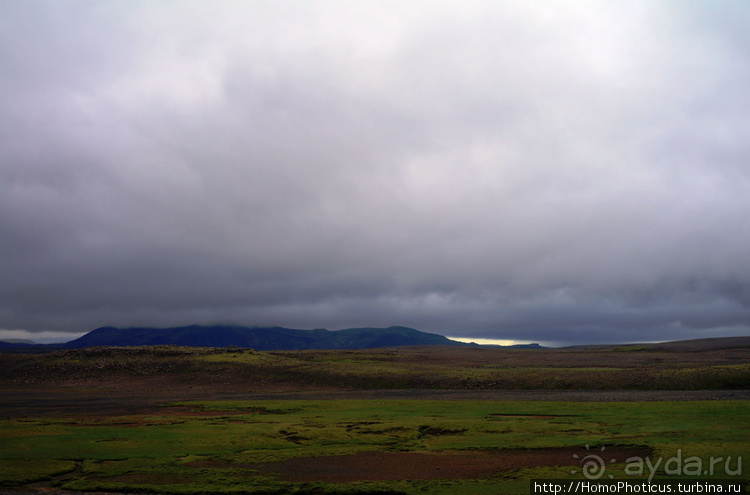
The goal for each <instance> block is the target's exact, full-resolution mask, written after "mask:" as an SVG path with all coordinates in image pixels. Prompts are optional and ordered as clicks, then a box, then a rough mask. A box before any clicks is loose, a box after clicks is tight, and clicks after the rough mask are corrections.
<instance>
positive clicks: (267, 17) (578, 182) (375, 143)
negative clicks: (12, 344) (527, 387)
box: [0, 0, 750, 345]
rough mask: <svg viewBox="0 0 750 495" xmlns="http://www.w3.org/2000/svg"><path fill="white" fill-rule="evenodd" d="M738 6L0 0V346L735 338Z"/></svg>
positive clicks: (742, 14) (740, 207) (740, 157)
mask: <svg viewBox="0 0 750 495" xmlns="http://www.w3.org/2000/svg"><path fill="white" fill-rule="evenodd" d="M749 88H750V2H747V1H745V0H737V1H722V0H718V1H703V2H700V1H686V0H685V1H683V0H674V1H654V0H645V1H638V0H607V1H599V0H597V1H586V0H570V1H559V0H550V1H534V2H529V1H526V0H518V1H510V0H489V1H486V2H484V1H471V0H455V1H435V0H429V1H409V0H406V1H404V0H398V1H375V0H367V1H364V0H346V1H334V0H323V1H305V0H298V1H284V0H269V1H262V0H257V1H237V2H233V1H216V0H211V1H202V2H198V1H193V2H188V1H174V2H171V1H159V0H157V1H143V2H138V1H133V0H126V1H117V0H114V1H106V2H103V1H102V2H91V1H71V0H50V1H37V0H0V329H1V330H0V338H2V337H17V338H18V337H26V338H40V339H52V338H57V339H58V340H66V339H67V338H68V337H70V336H74V335H78V334H81V333H84V332H87V331H90V330H92V329H94V328H97V327H99V326H104V325H114V326H135V325H147V326H174V325H185V324H207V323H220V322H224V323H234V324H243V325H268V324H271V325H281V326H288V327H294V328H316V327H324V328H329V329H340V328H346V327H356V326H389V325H405V326H411V327H414V328H417V329H420V330H423V331H429V332H434V333H440V334H443V335H449V336H456V337H475V338H489V339H510V340H517V341H521V342H543V343H547V344H550V345H564V344H576V343H609V342H639V341H659V340H675V339H688V338H702V337H718V336H730V335H748V334H750V89H749Z"/></svg>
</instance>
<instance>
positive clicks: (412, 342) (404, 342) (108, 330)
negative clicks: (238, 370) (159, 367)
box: [63, 325, 469, 351]
mask: <svg viewBox="0 0 750 495" xmlns="http://www.w3.org/2000/svg"><path fill="white" fill-rule="evenodd" d="M139 345H178V346H190V347H230V346H236V347H245V348H252V349H256V350H259V351H280V350H302V349H367V348H372V347H394V346H417V345H453V346H467V345H469V344H465V343H463V342H457V341H455V340H451V339H448V338H447V337H444V336H442V335H437V334H433V333H426V332H420V331H419V330H415V329H413V328H407V327H398V326H394V327H388V328H349V329H345V330H336V331H330V330H325V329H315V330H295V329H291V328H282V327H241V326H230V325H217V326H199V325H193V326H187V327H176V328H114V327H102V328H97V329H96V330H93V331H91V332H89V333H87V334H86V335H84V336H82V337H80V338H78V339H75V340H71V341H70V342H68V343H67V344H64V345H63V347H66V348H83V347H94V346H139Z"/></svg>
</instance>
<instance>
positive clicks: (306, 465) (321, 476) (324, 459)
mask: <svg viewBox="0 0 750 495" xmlns="http://www.w3.org/2000/svg"><path fill="white" fill-rule="evenodd" d="M596 453H597V454H599V455H600V456H602V458H604V459H605V462H607V463H608V464H609V463H611V461H610V460H611V459H615V462H618V463H622V462H625V459H627V458H629V457H633V456H640V457H646V456H649V455H651V450H650V449H649V448H647V447H623V446H612V447H607V448H606V449H605V451H604V452H596ZM588 454H590V453H589V452H588V451H586V450H585V449H583V448H580V447H579V448H555V449H504V450H482V451H444V452H361V453H358V454H354V455H346V456H321V457H300V458H295V459H289V460H286V461H281V462H272V463H268V464H258V465H256V466H254V468H255V469H257V470H259V471H263V472H266V473H269V474H274V475H276V476H278V478H279V479H281V480H284V481H292V482H312V481H324V482H330V483H347V482H354V481H385V480H435V479H474V478H484V477H488V476H493V475H496V474H498V473H500V472H502V471H508V470H512V469H522V468H531V467H548V466H579V465H580V462H581V461H580V459H582V458H583V457H585V456H586V455H588ZM574 455H576V456H578V457H573V456H574Z"/></svg>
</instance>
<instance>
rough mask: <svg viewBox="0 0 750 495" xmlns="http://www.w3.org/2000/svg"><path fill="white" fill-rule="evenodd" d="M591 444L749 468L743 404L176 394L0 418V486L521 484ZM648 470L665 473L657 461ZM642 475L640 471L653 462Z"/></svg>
mask: <svg viewBox="0 0 750 495" xmlns="http://www.w3.org/2000/svg"><path fill="white" fill-rule="evenodd" d="M585 445H589V446H590V447H591V448H592V450H591V452H595V453H597V454H600V456H601V457H602V458H603V459H605V460H606V461H607V463H606V468H605V469H606V471H605V473H606V476H609V475H610V474H611V475H613V476H615V478H621V479H622V478H629V479H630V478H634V477H635V475H636V474H637V473H636V472H635V471H636V468H637V463H636V462H635V461H631V462H622V461H623V460H622V459H621V460H620V461H618V462H617V463H614V464H610V463H609V462H608V461H609V460H608V459H607V456H606V452H607V451H606V449H605V451H604V452H602V451H601V446H607V447H606V448H608V449H610V450H612V449H615V448H616V446H632V447H633V448H640V449H642V450H643V449H646V450H648V451H649V452H650V460H653V461H654V462H656V460H657V459H659V458H661V459H663V460H666V459H670V458H676V457H677V456H679V463H681V464H683V465H684V466H683V467H684V468H685V471H686V472H684V473H683V474H687V475H693V474H697V473H696V469H697V465H696V462H697V460H700V462H701V466H702V467H701V468H700V470H702V471H706V470H708V468H709V467H710V468H711V471H712V472H711V473H708V475H704V473H701V474H702V475H703V476H702V477H714V478H727V477H732V476H735V473H739V475H740V477H742V475H744V476H746V473H745V470H744V468H745V466H742V464H741V460H740V458H742V460H745V461H746V462H750V403H748V402H747V401H695V402H619V403H613V402H610V403H592V402H541V401H537V402H504V401H482V402H480V401H423V400H287V401H253V402H247V401H227V402H186V403H172V404H167V405H165V406H164V407H161V408H159V411H158V412H157V413H155V414H149V415H140V414H139V415H129V416H93V415H92V416H87V415H76V416H65V417H49V416H45V417H24V418H14V419H5V420H1V421H0V485H2V486H5V487H12V486H16V487H24V486H26V487H28V486H29V484H33V483H39V482H43V481H44V480H47V484H48V485H51V486H55V487H58V488H62V489H66V490H81V491H107V492H134V491H142V492H159V493H240V492H245V493H295V492H296V493H300V494H301V493H368V492H369V493H420V494H456V493H461V494H485V493H487V494H489V493H528V486H529V485H528V480H529V479H532V478H550V477H552V478H571V479H583V477H582V474H581V469H582V459H583V457H584V456H585V455H586V453H587V451H586V450H585V449H584V446H585ZM561 447H576V448H580V452H581V454H582V455H581V456H579V457H578V458H574V457H573V456H569V463H567V465H563V464H565V463H563V464H560V465H558V466H544V467H525V468H511V469H504V470H498V471H496V472H494V473H491V474H485V475H482V476H479V477H468V478H465V479H449V478H446V479H441V478H440V477H439V476H438V477H435V479H419V480H415V479H411V480H409V479H405V480H399V479H391V480H388V479H386V480H377V481H372V480H367V479H362V480H354V481H349V482H346V483H344V482H321V481H289V479H288V478H287V477H285V476H284V475H282V474H280V472H276V471H274V468H273V466H277V465H278V466H282V465H286V464H284V462H287V463H288V462H302V461H303V460H304V459H309V458H314V457H317V456H349V455H352V454H356V453H361V452H414V453H422V454H425V453H439V454H441V455H446V456H448V455H469V454H472V455H473V454H477V453H488V452H489V453H493V452H499V451H502V450H504V449H527V450H529V451H539V450H541V449H547V450H550V449H556V448H561ZM719 457H721V458H722V460H721V461H715V459H717V458H719ZM730 457H731V459H730ZM341 459H345V458H343V457H341V458H339V460H341ZM425 459H431V458H430V457H425ZM712 459H714V461H715V462H714V464H713V465H712V464H711V460H712ZM727 460H729V462H726V461H727ZM330 462H331V463H335V462H336V458H331V460H330ZM274 463H275V464H274ZM677 464H678V463H677V462H676V461H675V462H673V463H672V468H673V469H674V466H676V465H677ZM668 467H669V466H668ZM574 470H575V471H576V472H575V473H573V474H571V471H574ZM656 471H657V476H663V475H664V474H665V472H664V466H663V465H660V466H659V468H658V469H657V470H656ZM641 474H642V477H644V478H646V477H648V475H649V474H650V473H649V470H648V468H646V470H645V472H643V473H641ZM394 476H395V477H398V476H397V474H394Z"/></svg>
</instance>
